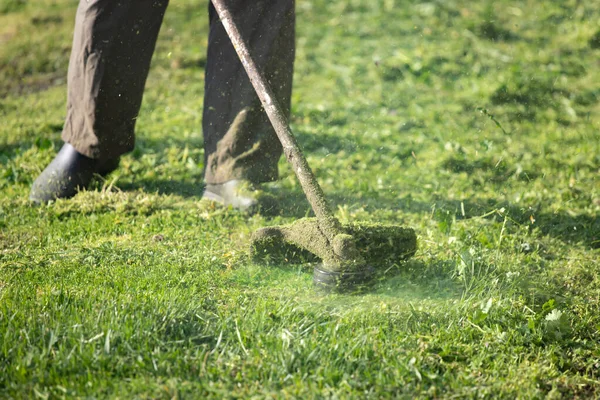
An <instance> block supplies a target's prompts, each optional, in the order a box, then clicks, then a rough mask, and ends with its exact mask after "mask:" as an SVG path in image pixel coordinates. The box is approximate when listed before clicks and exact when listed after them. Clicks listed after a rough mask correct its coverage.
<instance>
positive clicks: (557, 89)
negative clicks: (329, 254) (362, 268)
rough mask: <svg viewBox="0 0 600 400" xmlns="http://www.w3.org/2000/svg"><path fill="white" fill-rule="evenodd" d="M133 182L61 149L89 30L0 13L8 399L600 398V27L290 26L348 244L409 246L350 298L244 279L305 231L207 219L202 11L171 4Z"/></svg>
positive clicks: (305, 136)
mask: <svg viewBox="0 0 600 400" xmlns="http://www.w3.org/2000/svg"><path fill="white" fill-rule="evenodd" d="M171 3H172V4H171V5H170V6H169V10H168V12H167V14H166V16H165V22H164V26H163V27H162V30H161V33H160V38H159V42H158V45H157V49H156V53H155V56H154V59H153V64H152V70H151V72H150V76H149V79H148V84H147V90H146V94H145V98H144V103H143V107H142V110H141V112H140V115H139V118H138V124H137V133H138V139H137V146H136V150H135V151H134V152H132V153H131V154H129V155H127V156H125V157H124V158H123V160H122V164H121V167H120V169H119V170H118V171H116V172H115V173H113V174H111V175H110V176H109V177H108V178H107V179H106V180H105V181H97V182H96V183H95V184H94V185H93V186H92V187H91V188H90V189H89V190H87V191H84V192H82V193H80V194H79V195H78V196H77V197H76V198H74V199H72V200H68V201H63V200H61V201H57V202H56V203H54V204H51V205H49V206H42V207H32V206H30V205H29V204H28V202H27V196H28V192H29V187H30V185H31V183H32V181H33V179H35V177H36V176H37V175H38V174H39V173H40V171H41V170H42V169H43V168H44V167H45V165H46V164H47V163H48V162H49V161H50V160H51V159H52V157H53V156H54V154H55V153H56V151H57V149H58V148H59V147H60V145H61V143H60V130H61V127H62V122H63V119H64V117H65V101H66V86H65V85H66V84H65V77H66V68H67V64H68V56H69V49H70V43H71V39H72V29H73V21H74V13H75V7H76V4H75V3H74V2H72V1H67V0H52V1H50V0H39V1H36V2H32V1H25V0H8V1H6V0H5V1H4V2H1V4H0V120H1V121H2V123H1V124H0V188H1V192H0V338H1V339H0V397H8V398H36V397H39V398H63V397H64V398H72V397H120V398H131V397H141V398H171V397H182V398H205V397H210V398H223V397H240V398H249V397H254V398H269V397H270V398H275V397H276V398H281V397H298V398H323V397H332V398H349V397H354V398H365V397H366V398H386V397H396V398H397V397H400V398H412V397H421V398H457V397H458V398H474V397H481V398H499V397H500V398H511V399H512V398H517V397H520V398H542V397H547V398H574V397H578V398H597V397H599V396H600V376H599V375H600V350H598V349H599V347H598V343H599V342H600V332H599V327H600V313H599V312H598V310H599V299H600V279H599V273H600V266H599V263H598V260H599V259H600V255H599V251H600V250H599V247H600V222H599V218H598V213H599V211H600V190H599V189H600V188H599V183H598V176H599V173H600V135H599V128H600V102H599V96H600V72H599V71H600V69H599V68H598V59H599V57H600V49H599V47H600V46H599V44H598V43H599V40H598V38H599V37H600V36H599V35H600V33H599V32H600V27H599V26H598V21H599V20H600V11H599V10H600V2H599V1H598V0H591V1H589V0H588V1H576V0H565V1H545V2H540V1H533V0H530V1H504V0H501V1H494V2H492V1H483V2H472V1H471V2H467V1H462V0H461V1H458V0H452V1H444V2H440V1H432V2H420V3H419V2H408V1H402V0H396V1H394V0H385V1H383V0H382V1H367V0H352V1H325V0H315V1H298V2H297V18H298V26H297V58H296V65H295V76H294V92H293V110H292V115H293V117H292V125H293V129H294V131H295V132H296V133H297V136H298V140H299V142H300V143H301V144H302V146H303V148H304V150H305V151H306V153H307V156H308V160H309V163H310V164H311V166H312V167H313V168H314V170H315V173H316V175H317V178H318V179H319V181H320V182H321V183H322V185H323V188H324V191H325V193H326V194H327V195H328V197H329V198H330V199H331V202H332V205H333V208H334V210H335V214H336V216H337V217H338V218H339V219H340V220H341V222H342V223H356V222H373V223H383V224H394V225H402V226H406V227H410V228H413V229H414V230H415V231H416V232H417V234H418V241H419V249H418V251H417V253H416V254H415V256H414V257H413V258H412V259H410V260H409V261H407V262H403V261H398V262H391V263H390V264H389V266H388V267H387V269H388V271H387V274H386V277H385V279H382V280H381V281H378V283H377V284H376V286H375V287H374V288H373V289H372V291H370V292H369V293H367V294H365V295H361V296H350V295H320V294H318V293H315V291H314V290H313V287H312V275H311V273H312V268H313V266H314V264H311V262H314V261H315V260H314V259H313V260H310V259H300V260H298V259H293V258H290V257H288V258H287V259H286V257H283V258H282V259H281V258H280V259H277V258H275V257H273V258H271V259H270V260H266V261H265V260H261V262H255V261H252V260H250V259H249V258H248V257H246V256H245V254H246V253H245V252H246V249H247V246H248V244H249V241H250V235H251V233H252V232H253V231H254V230H255V229H257V228H260V227H264V226H272V225H281V224H286V223H291V222H293V221H295V220H296V219H298V218H302V217H306V216H310V211H309V206H308V204H307V203H306V201H305V199H304V196H303V194H302V192H301V191H300V188H299V186H298V183H297V181H296V179H295V177H294V175H293V173H292V171H291V170H290V168H289V167H288V166H287V165H286V164H285V162H284V161H283V160H282V161H281V163H280V171H281V180H280V181H279V182H277V183H276V184H273V185H272V186H271V188H270V191H271V192H272V193H273V195H274V196H275V197H276V198H277V199H278V201H279V202H280V205H281V209H282V210H283V212H282V213H281V214H280V215H276V216H274V217H267V216H261V215H258V216H253V217H246V216H244V215H242V214H239V213H236V212H234V211H232V210H227V209H222V208H218V207H214V206H211V205H210V204H206V203H204V202H201V201H200V195H201V192H202V168H203V167H204V166H203V156H204V154H203V150H202V132H201V128H200V127H201V115H202V97H203V74H204V66H205V63H206V60H205V53H206V43H207V34H208V33H207V10H206V4H198V2H196V1H192V0H178V1H176V2H171Z"/></svg>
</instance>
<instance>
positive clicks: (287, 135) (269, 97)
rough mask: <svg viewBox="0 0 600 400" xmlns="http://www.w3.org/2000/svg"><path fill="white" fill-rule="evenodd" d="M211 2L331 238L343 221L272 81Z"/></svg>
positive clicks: (217, 2) (220, 6)
mask: <svg viewBox="0 0 600 400" xmlns="http://www.w3.org/2000/svg"><path fill="white" fill-rule="evenodd" d="M212 3H213V5H214V6H215V9H216V10H217V13H218V14H219V18H220V19H221V22H222V23H223V26H224V27H225V31H227V34H228V36H229V39H231V42H232V43H233V47H234V48H235V51H236V52H237V54H238V56H239V58H240V61H241V62H242V65H243V66H244V68H245V69H246V72H247V73H248V77H249V78H250V81H251V82H252V86H254V89H255V90H256V94H257V95H258V97H259V98H260V101H261V103H262V105H263V107H264V109H265V111H266V113H267V116H268V117H269V120H270V121H271V124H272V125H273V128H274V129H275V133H276V134H277V137H278V138H279V141H280V142H281V145H282V146H283V152H284V154H285V156H286V158H287V160H288V162H289V163H290V164H291V165H292V167H293V169H294V173H295V174H296V177H297V178H298V180H299V181H300V185H301V186H302V190H303V191H304V194H306V198H307V199H308V202H309V203H310V205H311V206H312V209H313V211H314V212H315V214H316V216H317V218H318V219H319V222H320V225H321V228H322V229H323V230H324V231H326V232H323V233H324V234H325V235H326V236H328V239H329V240H331V239H332V238H333V237H334V236H335V235H336V234H338V233H341V232H342V229H341V225H340V223H339V221H338V220H337V219H336V218H335V217H334V216H333V213H332V212H331V210H330V209H329V206H328V205H327V201H326V200H325V195H324V193H323V190H322V189H321V187H320V186H319V183H318V182H317V179H316V177H315V175H314V174H313V172H312V170H311V169H310V166H309V165H308V162H307V161H306V158H305V157H304V154H303V153H302V151H301V150H300V146H298V142H297V141H296V138H295V137H294V134H293V133H292V130H291V129H290V126H289V122H288V120H287V118H286V116H285V114H284V112H283V109H282V107H281V106H280V105H279V102H278V101H277V98H276V97H275V96H274V94H273V91H272V90H271V88H270V87H269V84H268V83H267V81H266V80H265V78H264V76H263V75H262V73H261V71H260V70H259V69H258V67H257V66H256V63H255V62H254V60H253V59H252V56H251V55H250V53H249V51H248V48H247V46H246V44H245V42H244V40H243V39H242V36H241V34H240V32H239V30H238V28H237V25H236V24H235V21H234V20H233V18H232V16H231V13H230V12H229V9H228V7H227V5H226V4H225V1H224V0H212Z"/></svg>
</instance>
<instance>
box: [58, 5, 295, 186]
mask: <svg viewBox="0 0 600 400" xmlns="http://www.w3.org/2000/svg"><path fill="white" fill-rule="evenodd" d="M167 3H168V0H81V1H80V3H79V8H78V10H77V17H76V21H75V34H74V38H73V49H72V53H71V59H70V63H69V76H68V101H67V117H66V121H65V126H64V129H63V135H62V138H63V140H64V141H65V142H68V143H70V144H71V145H72V146H73V147H75V149H77V151H79V152H80V153H82V154H84V155H86V156H88V157H91V158H95V159H110V158H114V157H117V156H120V155H121V154H124V153H126V152H128V151H131V150H132V149H133V147H134V143H135V136H134V130H135V122H136V119H137V115H138V112H139V109H140V105H141V102H142V95H143V91H144V85H145V82H146V77H147V76H148V70H149V67H150V60H151V58H152V53H153V51H154V46H155V43H156V38H157V36H158V32H159V30H160V25H161V23H162V19H163V16H164V13H165V10H166V8H167ZM228 4H229V7H230V9H231V12H232V14H233V17H234V19H235V20H236V23H237V24H238V26H239V29H240V31H241V32H242V35H243V36H244V38H245V40H246V42H247V44H248V46H249V47H250V51H251V53H252V55H253V56H254V58H255V59H256V62H257V64H258V65H259V67H260V68H261V69H262V70H263V71H264V73H265V76H266V78H267V79H268V81H269V83H270V84H271V87H272V88H273V90H274V92H275V94H276V95H277V97H278V99H279V101H280V103H281V104H282V105H283V107H285V108H286V111H287V112H288V113H289V108H290V97H291V89H292V74H293V63H294V52H295V46H294V40H295V38H294V37H295V35H294V30H295V27H294V25H295V15H294V0H229V1H228ZM209 14H210V32H209V39H208V42H209V43H208V55H207V65H206V74H205V96H204V113H203V121H202V128H203V131H204V148H205V180H206V182H207V183H213V184H215V183H222V182H226V181H228V180H232V179H248V180H250V181H252V182H254V183H260V182H268V181H272V180H275V179H277V162H278V160H279V158H280V156H281V153H282V149H281V145H280V144H279V141H278V139H277V137H276V136H275V132H274V131H273V128H272V127H271V126H270V124H269V121H268V119H267V117H266V115H265V114H264V111H263V110H262V108H261V105H260V101H259V100H258V97H257V96H256V94H255V93H254V89H253V88H252V86H251V84H250V81H249V79H248V77H247V76H246V72H245V71H244V68H243V67H242V64H241V63H240V61H239V60H238V58H237V55H236V53H235V50H234V48H233V46H232V44H231V42H230V40H229V38H228V37H227V34H226V32H225V30H224V28H223V25H222V24H221V23H220V22H219V18H218V16H217V15H216V12H215V11H214V8H213V7H212V5H211V6H210V13H209Z"/></svg>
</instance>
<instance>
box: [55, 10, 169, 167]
mask: <svg viewBox="0 0 600 400" xmlns="http://www.w3.org/2000/svg"><path fill="white" fill-rule="evenodd" d="M167 4H168V0H119V1H115V0H81V1H80V3H79V8H78V10H77V17H76V22H75V34H74V38H73V49H72V52H71V60H70V63H69V77H68V87H69V89H68V102H67V118H66V122H65V126H64V129H63V135H62V138H63V140H64V141H65V142H67V143H70V144H71V145H72V146H73V147H74V148H75V149H76V150H77V151H78V152H79V153H81V154H83V155H85V156H87V157H89V158H94V159H112V158H116V157H119V156H120V155H121V154H124V153H126V152H128V151H131V150H132V149H133V146H134V128H135V122H136V119H137V115H138V112H139V109H140V105H141V103H142V95H143V92H144V85H145V83H146V77H147V76H148V71H149V69H150V60H151V58H152V53H153V52H154V46H155V43H156V38H157V36H158V32H159V30H160V26H161V23H162V19H163V15H164V13H165V10H166V8H167Z"/></svg>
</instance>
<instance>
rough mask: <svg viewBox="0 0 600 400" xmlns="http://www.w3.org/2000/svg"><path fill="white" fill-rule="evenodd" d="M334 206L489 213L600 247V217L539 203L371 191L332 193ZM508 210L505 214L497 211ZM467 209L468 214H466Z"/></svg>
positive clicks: (450, 215) (455, 216)
mask: <svg viewBox="0 0 600 400" xmlns="http://www.w3.org/2000/svg"><path fill="white" fill-rule="evenodd" d="M328 198H329V199H331V204H332V206H333V208H335V207H336V205H337V204H344V203H348V204H357V203H358V204H361V205H362V206H363V207H364V209H365V211H367V212H374V211H376V210H393V211H401V212H402V213H408V214H422V215H427V214H429V215H432V214H433V218H434V219H439V218H445V219H448V221H449V222H450V223H451V221H452V220H467V219H471V218H476V217H480V216H484V215H486V214H490V215H487V216H485V218H486V219H490V220H496V221H498V222H502V221H503V220H504V216H506V218H508V219H509V220H511V221H513V222H514V223H517V224H519V225H524V226H527V227H528V229H529V231H534V230H536V229H537V230H539V232H540V233H541V234H542V235H546V236H551V237H554V238H556V239H559V240H561V241H563V242H565V243H567V244H576V243H581V244H583V245H584V246H589V247H591V248H594V249H597V248H600V218H598V217H597V216H595V215H591V214H579V215H571V214H569V213H568V212H567V211H562V212H556V213H553V212H548V211H540V210H539V206H536V207H535V208H533V207H527V206H520V205H515V204H512V203H509V202H504V201H496V200H494V199H471V200H447V199H438V200H432V202H431V203H426V202H422V201H416V200H413V199H412V198H411V197H410V196H408V197H404V198H401V199H398V198H397V197H396V196H393V195H386V194H385V193H380V194H371V193H370V194H369V198H364V197H354V198H352V197H350V198H349V197H348V196H341V195H340V194H339V193H334V194H333V195H328ZM501 209H504V211H503V213H502V214H500V213H493V212H492V211H494V210H501ZM463 210H464V214H463Z"/></svg>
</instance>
